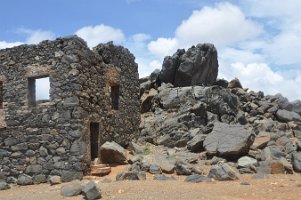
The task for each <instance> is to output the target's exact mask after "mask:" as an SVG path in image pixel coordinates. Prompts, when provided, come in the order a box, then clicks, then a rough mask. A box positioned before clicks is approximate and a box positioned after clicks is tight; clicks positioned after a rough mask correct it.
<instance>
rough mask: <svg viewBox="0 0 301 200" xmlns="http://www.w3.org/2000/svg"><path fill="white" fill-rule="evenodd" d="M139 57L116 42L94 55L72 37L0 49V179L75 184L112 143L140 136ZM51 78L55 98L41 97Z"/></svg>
mask: <svg viewBox="0 0 301 200" xmlns="http://www.w3.org/2000/svg"><path fill="white" fill-rule="evenodd" d="M134 59H135V58H134V56H133V55H132V54H131V53H130V52H129V51H128V50H127V49H125V48H123V47H121V46H115V45H113V43H107V44H100V45H98V46H96V47H95V48H94V49H93V50H90V49H89V48H88V47H87V45H86V43H85V42H84V41H83V40H82V39H80V38H78V37H77V36H72V37H69V38H58V39H56V40H55V41H44V42H41V43H40V44H39V45H21V46H18V47H14V48H10V49H4V50H0V179H4V180H6V181H7V182H8V183H15V182H16V181H19V179H20V182H22V181H23V182H27V183H26V184H28V183H29V184H31V183H40V182H45V181H46V179H47V177H48V176H49V175H59V176H61V178H62V181H70V180H73V179H77V178H81V177H82V176H83V175H84V174H88V173H89V170H90V164H91V161H93V160H94V159H95V158H99V157H100V156H99V155H100V154H99V147H100V146H101V145H102V144H103V143H105V142H106V141H115V142H117V143H119V144H120V145H122V146H127V145H128V143H129V141H131V140H132V139H133V138H136V137H137V136H138V127H139V123H140V112H139V111H140V106H139V77H138V66H137V64H136V63H135V61H134ZM45 77H46V78H48V80H49V84H50V90H49V99H38V97H37V92H39V91H36V90H38V89H37V88H38V84H39V79H41V78H45Z"/></svg>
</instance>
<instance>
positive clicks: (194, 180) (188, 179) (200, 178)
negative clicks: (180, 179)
mask: <svg viewBox="0 0 301 200" xmlns="http://www.w3.org/2000/svg"><path fill="white" fill-rule="evenodd" d="M211 181H212V180H211V179H210V178H208V177H206V176H202V175H200V174H193V175H190V176H187V177H186V178H185V182H191V183H200V182H211Z"/></svg>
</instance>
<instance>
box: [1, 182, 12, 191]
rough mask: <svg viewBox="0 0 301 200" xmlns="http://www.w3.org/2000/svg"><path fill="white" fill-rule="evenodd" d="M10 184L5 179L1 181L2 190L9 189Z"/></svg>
mask: <svg viewBox="0 0 301 200" xmlns="http://www.w3.org/2000/svg"><path fill="white" fill-rule="evenodd" d="M8 189H10V186H9V185H8V184H7V183H6V182H5V181H0V190H8Z"/></svg>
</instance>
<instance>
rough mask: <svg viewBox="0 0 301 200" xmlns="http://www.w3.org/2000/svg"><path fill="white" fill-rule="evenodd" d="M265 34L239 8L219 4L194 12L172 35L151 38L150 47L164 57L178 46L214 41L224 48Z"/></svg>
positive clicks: (186, 46) (153, 51)
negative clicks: (153, 39) (155, 38)
mask: <svg viewBox="0 0 301 200" xmlns="http://www.w3.org/2000/svg"><path fill="white" fill-rule="evenodd" d="M261 33H263V29H262V27H261V26H260V25H258V24H257V23H255V22H254V21H252V20H249V19H247V17H246V16H245V15H244V13H243V12H242V11H241V10H240V8H239V7H237V6H235V5H232V4H230V3H219V4H217V5H216V6H215V7H204V8H202V9H201V10H198V11H194V12H193V13H192V15H191V16H190V17H189V18H188V19H186V20H184V21H183V22H182V23H181V24H180V25H179V26H178V28H177V29H176V31H175V37H173V38H158V39H157V40H155V41H151V42H150V43H149V45H148V49H149V51H150V52H152V53H153V54H154V55H157V56H159V57H164V56H167V55H170V54H172V53H174V52H175V51H176V49H178V48H188V47H190V46H191V45H195V44H198V43H214V44H215V45H216V46H217V47H219V48H222V47H225V46H226V45H229V44H231V45H234V44H236V43H238V42H242V41H244V42H245V41H246V40H249V39H254V38H256V37H258V36H259V35H260V34H261Z"/></svg>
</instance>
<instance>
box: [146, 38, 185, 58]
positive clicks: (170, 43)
mask: <svg viewBox="0 0 301 200" xmlns="http://www.w3.org/2000/svg"><path fill="white" fill-rule="evenodd" d="M147 47H148V50H149V51H150V52H151V53H153V54H154V55H156V56H158V57H159V58H163V57H164V56H167V55H171V54H173V53H174V52H175V50H176V49H177V48H179V45H178V41H177V39H176V38H158V39H157V40H156V41H151V42H150V43H149V44H148V46H147Z"/></svg>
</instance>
